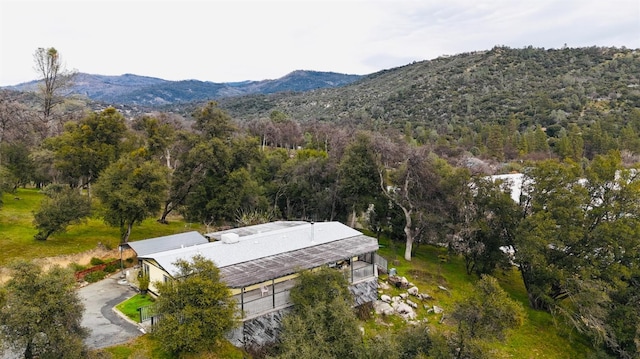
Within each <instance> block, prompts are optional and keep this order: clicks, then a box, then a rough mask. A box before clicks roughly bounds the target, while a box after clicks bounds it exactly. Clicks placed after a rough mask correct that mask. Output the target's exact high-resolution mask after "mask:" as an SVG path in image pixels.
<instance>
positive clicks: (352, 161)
mask: <svg viewBox="0 0 640 359" xmlns="http://www.w3.org/2000/svg"><path fill="white" fill-rule="evenodd" d="M378 182H379V177H378V167H377V165H376V160H375V152H374V151H373V147H372V146H371V138H370V137H369V136H368V135H365V134H358V135H357V136H356V138H355V141H354V142H352V143H351V144H350V145H349V146H347V148H346V150H345V153H344V155H343V156H342V159H341V161H340V164H339V167H338V191H339V192H338V193H339V194H340V197H341V198H342V200H343V201H344V203H345V206H347V207H348V208H349V209H350V210H351V212H352V213H351V215H352V220H353V221H355V219H356V216H357V215H358V214H359V213H362V212H363V211H365V210H366V209H367V208H368V207H369V205H370V204H371V203H373V202H374V201H375V200H376V197H378V196H382V194H381V193H380V186H379V184H378ZM351 226H352V227H354V226H355V223H354V222H352V223H351Z"/></svg>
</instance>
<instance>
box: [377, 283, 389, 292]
mask: <svg viewBox="0 0 640 359" xmlns="http://www.w3.org/2000/svg"><path fill="white" fill-rule="evenodd" d="M378 287H379V288H380V289H382V290H389V289H391V286H390V285H389V284H387V282H380V283H378Z"/></svg>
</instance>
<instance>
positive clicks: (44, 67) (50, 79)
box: [33, 47, 75, 122]
mask: <svg viewBox="0 0 640 359" xmlns="http://www.w3.org/2000/svg"><path fill="white" fill-rule="evenodd" d="M33 60H34V69H35V70H36V72H37V73H38V75H39V76H40V80H41V81H42V83H41V84H40V94H41V95H42V98H43V107H42V115H43V121H45V122H48V121H49V120H50V117H51V111H52V109H53V107H54V106H55V105H57V104H58V103H60V102H61V101H60V99H59V98H58V96H57V95H58V92H59V91H60V90H61V89H63V88H65V87H69V86H70V85H71V82H72V80H73V77H74V75H75V71H67V70H66V68H65V66H64V64H63V63H62V60H61V58H60V54H59V53H58V50H56V49H55V48H53V47H50V48H42V47H40V48H38V49H37V50H36V52H35V53H34V54H33Z"/></svg>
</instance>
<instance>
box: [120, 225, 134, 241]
mask: <svg viewBox="0 0 640 359" xmlns="http://www.w3.org/2000/svg"><path fill="white" fill-rule="evenodd" d="M132 227H133V221H131V222H129V223H128V224H127V230H126V231H125V232H124V233H123V235H122V243H127V242H128V241H129V236H130V235H131V228H132Z"/></svg>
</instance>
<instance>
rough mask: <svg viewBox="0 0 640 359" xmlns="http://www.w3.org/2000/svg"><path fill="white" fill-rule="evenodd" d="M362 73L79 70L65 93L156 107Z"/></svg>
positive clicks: (335, 81) (32, 86)
mask: <svg viewBox="0 0 640 359" xmlns="http://www.w3.org/2000/svg"><path fill="white" fill-rule="evenodd" d="M361 77H362V76H360V75H348V74H340V73H335V72H320V71H305V70H297V71H293V72H291V73H289V74H287V75H285V76H283V77H281V78H279V79H275V80H262V81H242V82H226V83H216V82H210V81H199V80H182V81H169V80H163V79H160V78H155V77H147V76H138V75H134V74H124V75H120V76H106V75H93V74H86V73H78V74H77V75H76V77H75V79H74V84H73V86H72V87H71V88H70V89H69V90H68V91H67V92H66V93H64V95H79V96H83V97H87V98H89V99H91V100H93V101H100V102H104V103H112V104H124V105H140V106H149V107H153V106H159V105H169V104H179V103H188V102H193V101H204V100H211V99H220V98H226V97H234V96H244V95H252V94H272V93H277V92H304V91H309V90H315V89H320V88H332V87H339V86H344V85H347V84H350V83H353V82H355V81H357V80H359V79H360V78H361ZM37 85H38V81H30V82H26V83H22V84H18V85H15V86H7V87H4V88H5V89H10V90H16V91H23V92H33V91H36V90H37Z"/></svg>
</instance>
